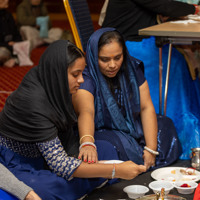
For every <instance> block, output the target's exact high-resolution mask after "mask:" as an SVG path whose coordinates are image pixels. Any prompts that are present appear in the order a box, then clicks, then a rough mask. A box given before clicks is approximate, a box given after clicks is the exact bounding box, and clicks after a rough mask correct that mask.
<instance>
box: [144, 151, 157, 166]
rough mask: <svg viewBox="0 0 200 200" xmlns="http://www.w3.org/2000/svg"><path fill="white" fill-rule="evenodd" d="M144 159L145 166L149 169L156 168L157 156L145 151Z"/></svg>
mask: <svg viewBox="0 0 200 200" xmlns="http://www.w3.org/2000/svg"><path fill="white" fill-rule="evenodd" d="M143 159H144V165H145V166H146V168H147V169H149V168H150V167H154V166H155V161H156V155H154V154H152V153H150V152H148V151H147V150H144V154H143Z"/></svg>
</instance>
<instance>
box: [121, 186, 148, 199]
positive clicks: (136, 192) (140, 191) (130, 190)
mask: <svg viewBox="0 0 200 200" xmlns="http://www.w3.org/2000/svg"><path fill="white" fill-rule="evenodd" d="M123 191H124V192H126V193H127V195H128V197H129V198H130V199H137V198H139V197H142V196H144V195H145V194H146V193H147V192H149V188H148V187H146V186H143V185H129V186H127V187H125V188H124V189H123Z"/></svg>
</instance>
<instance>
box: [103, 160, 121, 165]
mask: <svg viewBox="0 0 200 200" xmlns="http://www.w3.org/2000/svg"><path fill="white" fill-rule="evenodd" d="M122 162H124V161H122V160H106V161H105V162H103V163H104V164H119V163H122Z"/></svg>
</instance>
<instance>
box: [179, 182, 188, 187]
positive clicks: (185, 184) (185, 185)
mask: <svg viewBox="0 0 200 200" xmlns="http://www.w3.org/2000/svg"><path fill="white" fill-rule="evenodd" d="M180 187H191V186H190V185H188V184H187V183H184V184H182V185H181V186H180Z"/></svg>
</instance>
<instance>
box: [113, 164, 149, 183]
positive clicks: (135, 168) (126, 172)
mask: <svg viewBox="0 0 200 200" xmlns="http://www.w3.org/2000/svg"><path fill="white" fill-rule="evenodd" d="M146 170H147V168H146V166H144V165H137V164H135V163H134V162H132V161H126V162H123V163H120V164H116V165H115V177H114V178H121V179H126V180H131V179H133V178H135V177H136V176H138V175H139V174H141V173H142V172H146Z"/></svg>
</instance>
